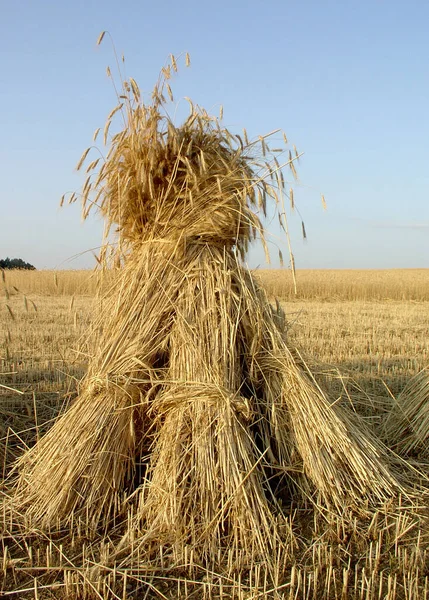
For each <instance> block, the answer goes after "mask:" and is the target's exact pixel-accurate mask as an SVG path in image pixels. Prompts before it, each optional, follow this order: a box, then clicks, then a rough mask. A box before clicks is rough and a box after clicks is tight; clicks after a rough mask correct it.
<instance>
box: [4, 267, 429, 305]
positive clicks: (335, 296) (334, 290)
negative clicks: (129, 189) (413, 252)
mask: <svg viewBox="0 0 429 600" xmlns="http://www.w3.org/2000/svg"><path fill="white" fill-rule="evenodd" d="M255 275H256V277H257V279H258V280H259V281H260V282H261V283H262V285H263V287H264V289H265V290H266V291H267V293H268V295H269V296H270V297H276V298H279V299H280V300H282V301H284V302H291V301H293V302H295V301H301V300H318V301H327V302H336V301H341V300H343V301H346V300H348V301H353V302H354V301H356V300H362V301H368V302H371V301H374V300H379V301H383V302H384V301H386V300H396V301H398V302H399V301H401V302H402V301H408V300H409V301H415V302H425V301H428V300H429V269H389V270H384V271H383V270H370V269H368V270H359V269H355V270H328V269H327V270H311V269H307V270H305V269H298V270H297V271H296V277H297V283H298V294H297V295H296V296H295V294H294V290H293V279H292V275H291V272H290V271H289V270H288V269H281V270H280V269H258V270H257V271H255ZM6 278H7V282H8V288H9V291H10V293H11V294H12V295H13V294H16V292H15V290H14V288H17V289H18V290H19V291H20V292H22V293H23V294H26V295H29V296H31V297H32V296H33V295H36V296H37V295H43V296H47V295H50V296H59V295H63V296H86V295H89V296H93V295H94V294H95V292H96V290H97V286H98V285H99V283H100V275H99V274H98V273H96V272H93V271H19V270H17V271H9V272H8V273H7V275H6ZM3 294H4V290H3V289H2V288H0V296H1V295H3Z"/></svg>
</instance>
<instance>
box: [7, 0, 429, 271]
mask: <svg viewBox="0 0 429 600" xmlns="http://www.w3.org/2000/svg"><path fill="white" fill-rule="evenodd" d="M105 29H107V30H108V31H109V32H110V33H111V34H112V36H113V39H114V42H115V46H116V49H117V52H118V53H119V55H121V54H122V53H124V54H125V58H126V68H127V75H128V76H129V75H131V76H133V77H134V78H135V79H136V80H137V81H138V83H139V85H140V88H141V89H142V90H146V91H150V89H151V88H152V86H153V84H154V83H155V81H156V78H157V75H158V72H159V70H160V68H161V66H163V64H164V63H165V62H166V60H167V58H168V55H169V54H170V53H174V54H175V55H179V54H180V53H181V52H186V51H187V52H189V53H190V55H191V61H192V66H191V68H190V69H185V68H182V69H180V72H179V75H178V76H177V77H176V78H175V80H174V81H173V91H174V92H175V98H176V100H179V99H180V98H181V97H184V96H190V97H191V98H192V99H193V100H194V101H195V102H197V103H198V104H200V105H202V106H204V107H205V108H206V109H207V110H209V111H213V112H214V113H216V114H217V113H218V111H219V106H220V105H223V107H224V123H225V125H226V126H227V127H228V128H230V129H231V130H232V131H237V132H238V133H240V132H241V129H242V128H243V127H246V128H247V130H248V132H249V134H251V135H257V134H264V133H267V132H269V131H271V130H273V129H275V128H282V129H284V130H285V131H286V133H287V135H288V138H289V140H290V141H291V142H292V143H294V144H296V146H297V148H298V150H299V151H303V152H305V154H304V156H303V157H302V159H301V162H300V165H299V176H300V183H299V185H298V186H296V187H295V201H296V203H297V205H298V207H299V210H300V213H301V214H302V216H303V218H304V221H305V224H306V229H307V234H308V240H307V241H306V242H303V241H302V240H301V238H300V231H301V224H300V220H299V218H298V217H297V216H295V217H294V216H291V217H290V226H291V229H292V237H293V246H294V252H295V257H296V263H297V266H298V267H300V268H396V267H398V268H399V267H429V198H428V195H429V168H428V164H429V119H428V110H429V108H428V107H429V33H428V32H429V3H428V2H426V1H425V0H420V1H416V0H409V1H408V2H406V3H404V2H403V1H401V2H399V1H398V0H359V1H358V0H342V1H340V0H335V1H333V0H323V1H320V0H300V1H296V0H294V1H291V0H265V1H257V0H246V1H244V0H217V1H216V2H204V0H183V1H180V2H179V1H177V0H174V1H173V0H163V2H154V1H150V2H149V1H146V0H139V1H137V0H134V1H130V0H122V1H121V2H117V0H116V1H115V2H113V1H112V0H73V1H65V0H52V1H47V0H33V1H30V0H17V1H15V2H3V3H2V8H1V19H0V61H1V63H0V64H1V83H0V132H1V134H0V136H1V137H0V178H1V187H0V258H5V257H6V256H10V257H19V258H23V259H24V260H26V261H29V262H31V263H33V264H34V265H35V266H36V267H37V268H54V267H57V268H80V267H86V266H92V265H93V264H94V261H93V258H92V256H91V253H90V252H88V251H89V250H90V249H92V248H94V247H97V246H98V245H99V244H100V240H101V233H102V224H101V222H100V221H99V220H97V219H96V218H93V219H91V220H89V221H87V222H85V223H81V219H80V211H79V207H78V206H71V207H69V206H66V207H64V208H62V209H59V208H58V205H59V199H60V197H61V195H62V194H63V193H64V192H66V191H74V190H79V188H80V186H81V184H82V177H81V176H80V174H77V173H76V172H75V170H74V167H75V165H76V163H77V161H78V159H79V157H80V155H81V153H82V151H83V150H84V149H85V148H86V147H87V146H88V145H90V144H91V140H92V134H93V131H94V130H95V129H96V128H97V127H99V126H103V125H104V122H105V118H106V116H107V114H108V113H109V112H110V109H111V108H113V107H114V106H115V95H114V92H113V89H112V85H111V82H110V80H108V78H107V76H106V71H105V69H106V66H107V65H110V66H111V67H112V70H113V67H114V57H113V52H112V48H111V45H110V42H109V41H108V40H107V39H105V40H104V41H103V44H102V45H101V46H100V47H97V46H96V40H97V37H98V34H99V33H100V32H101V31H102V30H105ZM179 112H180V110H179ZM321 193H323V194H324V195H325V197H326V201H327V204H328V211H327V212H324V211H323V210H322V206H321V202H320V194H321ZM277 233H278V232H277V231H276V229H275V228H274V234H275V235H276V234H277ZM274 240H275V238H274ZM275 243H277V242H275V241H274V242H273V245H272V248H273V252H272V257H273V264H274V266H276V262H277V250H276V247H275ZM282 250H283V252H284V254H285V249H284V248H282ZM76 255H78V256H77V258H73V257H75V256H76ZM249 262H250V265H251V266H256V265H258V264H261V266H262V264H263V257H262V253H261V252H260V251H259V250H258V249H254V250H253V251H252V252H251V254H250V257H249Z"/></svg>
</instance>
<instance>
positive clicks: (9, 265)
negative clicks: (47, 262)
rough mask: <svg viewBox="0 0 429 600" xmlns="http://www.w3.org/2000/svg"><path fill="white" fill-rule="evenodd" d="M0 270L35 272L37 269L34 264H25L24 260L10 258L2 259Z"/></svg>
mask: <svg viewBox="0 0 429 600" xmlns="http://www.w3.org/2000/svg"><path fill="white" fill-rule="evenodd" d="M0 269H26V270H28V271H35V270H36V267H34V266H33V265H32V264H30V263H28V262H25V261H24V260H22V258H9V257H8V256H7V257H6V258H5V259H0Z"/></svg>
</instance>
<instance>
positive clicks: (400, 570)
mask: <svg viewBox="0 0 429 600" xmlns="http://www.w3.org/2000/svg"><path fill="white" fill-rule="evenodd" d="M397 273H399V272H397ZM361 274H362V277H363V276H364V275H365V272H362V273H361ZM37 275H39V279H38V278H37ZM317 275H318V273H317V272H316V273H315V277H317ZM366 275H367V278H368V280H371V276H372V273H367V274H366ZM283 276H284V277H285V278H288V277H289V276H290V274H289V273H288V272H287V271H286V272H284V275H283ZM6 277H7V281H13V282H14V283H13V285H16V282H17V279H19V286H18V285H17V287H19V289H24V290H25V291H26V294H27V305H26V303H25V300H24V296H23V295H22V294H18V293H15V295H11V296H10V297H9V300H7V299H6V297H3V298H2V300H1V305H0V339H1V341H2V343H1V350H0V355H1V360H2V363H1V373H2V375H1V380H0V384H1V385H3V386H8V387H10V388H13V389H14V390H18V391H20V392H24V394H22V395H21V394H18V393H17V392H13V391H12V390H9V389H7V388H6V387H0V402H1V414H2V416H1V425H2V442H3V443H4V442H5V441H6V440H7V443H8V453H7V456H4V454H3V457H2V470H3V474H6V471H8V469H9V467H10V464H11V462H12V461H13V460H14V459H15V458H16V457H17V456H19V455H20V453H22V449H23V447H24V444H29V445H31V444H33V443H34V441H35V439H36V438H37V436H38V435H41V434H42V433H43V432H44V431H45V430H47V429H48V428H49V421H50V420H51V419H52V418H53V417H54V416H55V415H56V414H57V413H58V411H60V410H61V409H62V408H63V405H64V401H66V402H67V401H69V399H70V398H72V397H74V396H76V394H77V390H78V381H79V380H80V378H81V377H82V376H83V374H84V373H85V370H86V367H87V356H86V353H87V352H88V348H86V349H85V348H82V341H83V340H84V339H85V334H86V333H87V331H88V327H89V326H90V323H91V309H92V307H93V304H94V298H93V296H91V295H90V294H89V293H88V294H87V295H79V293H78V289H79V288H80V289H81V288H82V285H83V283H82V282H83V281H84V280H87V278H88V273H87V272H80V273H73V274H70V273H68V272H58V273H57V280H58V281H59V282H62V281H68V282H71V281H72V283H71V284H70V288H68V289H67V291H68V293H65V290H64V289H61V288H60V289H58V288H55V285H54V275H53V273H50V274H49V276H48V275H47V274H46V273H38V272H27V273H13V272H10V273H8V274H7V276H6ZM14 277H16V278H17V279H14ZM386 277H389V279H390V281H391V282H392V289H395V285H394V277H393V274H392V273H391V272H388V273H386ZM402 280H403V279H402V278H400V279H398V281H397V283H396V285H397V286H400V285H401V282H402ZM277 281H278V279H277ZM298 281H299V272H298ZM43 285H46V288H45V290H44V288H43ZM31 286H34V287H32V288H31ZM347 287H348V286H347V279H346V278H345V279H344V289H347ZM31 289H35V290H36V292H35V293H32V292H31ZM373 289H374V288H373V287H372V285H370V286H369V290H368V294H367V299H366V300H365V301H362V300H357V299H356V300H355V301H350V300H348V299H347V298H344V299H338V295H337V297H332V298H329V295H328V290H327V289H326V290H325V292H324V299H323V300H322V301H321V300H318V299H317V298H313V299H309V300H305V301H302V300H297V301H295V300H293V301H289V302H287V301H286V302H283V303H282V304H283V307H284V309H285V312H286V316H287V319H288V321H289V335H290V336H291V338H292V339H293V340H294V341H296V343H297V344H298V346H299V347H300V348H301V349H302V351H303V352H304V353H305V354H306V355H307V356H309V357H310V358H311V359H312V360H313V362H314V363H316V359H317V362H318V363H319V368H320V369H322V368H323V370H325V372H326V371H328V373H329V374H330V376H329V377H328V378H327V383H328V385H329V386H330V389H331V390H332V393H333V394H335V393H339V392H340V391H341V388H342V386H343V383H344V385H347V386H348V387H350V388H351V389H352V390H355V391H354V395H353V397H354V398H355V399H358V398H361V399H363V400H365V401H366V400H369V403H370V404H371V403H372V406H373V408H372V409H371V407H368V404H365V407H364V408H363V409H362V411H363V412H367V414H368V412H369V416H371V414H372V417H373V418H375V419H377V418H378V415H379V412H380V410H381V409H380V402H381V404H382V405H383V406H385V404H386V403H387V404H389V402H390V400H391V398H390V396H389V393H388V391H387V389H386V387H385V384H387V386H388V387H389V389H390V390H391V391H392V394H394V395H398V394H399V393H400V392H401V391H402V389H403V388H404V387H405V385H406V384H407V382H408V381H409V379H410V378H411V377H412V376H413V375H415V374H416V373H417V372H418V371H419V370H420V369H421V368H423V367H424V366H426V365H427V364H428V346H427V339H428V334H429V322H428V319H427V311H428V304H427V303H426V302H415V301H398V300H392V299H389V298H387V299H386V300H385V301H380V300H379V299H378V298H377V297H376V298H375V299H374V298H372V297H371V294H372V293H373V292H371V291H370V290H373ZM94 290H95V287H94ZM44 292H45V293H44ZM31 301H32V302H34V304H35V306H36V307H37V311H36V310H35V309H34V306H33V304H32V302H31ZM6 304H8V305H9V306H10V308H11V309H12V312H13V316H14V318H13V319H12V317H11V314H10V313H9V312H8V310H7V309H6ZM75 350H80V351H79V352H75ZM81 352H82V353H81ZM314 368H315V369H317V367H316V364H314ZM339 375H341V376H342V378H343V379H339ZM353 382H356V384H357V385H359V386H360V387H361V389H362V391H363V392H365V393H366V396H365V394H364V395H359V394H357V393H356V388H355V387H354V383H353ZM371 410H372V413H371ZM14 432H16V433H19V437H18V436H15V434H14ZM398 526H400V525H398ZM403 526H404V527H405V522H404V524H403ZM372 527H373V529H371V527H369V528H368V529H367V531H366V533H365V534H361V535H364V537H365V536H367V538H368V543H369V545H370V547H371V550H369V548H368V545H367V542H366V541H365V539H364V538H362V540H361V542H360V544H361V548H362V554H361V556H360V557H357V558H355V560H354V562H353V563H351V562H350V564H349V562H348V561H349V559H347V560H346V554H343V557H342V558H341V556H339V555H338V554H336V553H335V551H334V548H335V545H334V546H332V544H331V539H332V536H333V529H332V528H335V526H334V524H331V525H329V526H328V525H327V524H325V527H324V529H323V531H320V532H319V541H316V538H315V541H314V546H313V549H312V558H311V560H310V562H309V563H308V564H306V565H302V564H301V563H300V562H296V561H295V562H294V561H292V562H291V565H295V566H294V567H293V569H292V570H290V571H289V575H288V577H287V578H286V579H287V581H286V583H287V585H286V586H285V587H284V588H281V589H279V590H278V596H277V597H279V598H280V597H282V595H281V594H282V593H284V591H285V590H286V591H287V593H288V594H289V592H292V593H293V595H294V597H297V598H304V597H306V594H307V593H313V590H314V589H315V588H316V589H318V590H319V591H318V594H319V595H318V597H321V598H330V597H332V598H334V597H335V594H334V592H333V589H334V587H332V589H331V591H330V592H329V594H328V592H322V591H321V590H322V589H323V588H324V583H323V582H324V581H326V578H327V577H328V575H327V573H328V572H329V569H331V586H334V585H336V586H337V597H341V595H340V591H339V590H341V588H342V586H344V585H345V584H344V581H346V580H349V581H353V586H355V585H356V586H357V589H356V593H355V592H354V590H353V589H352V588H351V587H348V588H347V589H348V591H347V596H343V597H347V598H349V597H350V598H360V597H361V593H362V589H363V590H364V593H365V594H367V593H368V594H373V596H371V595H369V596H368V597H376V598H378V592H379V589H380V586H381V589H382V590H383V593H384V594H385V596H382V597H387V598H391V599H393V598H409V599H411V598H416V597H419V596H418V593H420V592H417V590H421V588H420V587H419V585H420V584H419V583H418V580H419V577H420V576H419V575H418V574H417V571H416V565H417V564H420V565H421V567H422V568H424V565H425V564H426V563H427V558H426V555H425V549H424V547H423V544H422V545H421V546H420V547H417V546H416V547H414V550H413V551H412V553H411V554H410V553H409V550H407V548H403V547H401V546H400V545H398V546H397V547H396V548H395V547H394V549H393V553H392V554H391V555H390V559H389V560H390V563H389V564H387V563H385V562H383V561H384V560H385V559H383V558H382V556H383V553H385V552H386V549H387V546H386V544H387V545H388V543H389V542H388V541H386V540H385V539H384V537H383V534H382V528H381V527H380V524H379V523H378V522H377V523H376V524H374V525H373V526H372ZM380 534H382V537H381V538H380V537H379V536H380ZM336 535H337V534H335V536H336ZM423 535H424V532H423V531H422V536H423ZM335 536H334V538H335ZM60 543H61V540H60V539H59V540H57V539H56V538H55V537H53V538H52V540H51V541H50V542H49V543H48V545H47V546H43V544H42V545H41V542H40V540H35V541H34V545H33V549H32V550H31V553H32V558H30V557H29V556H28V553H27V551H26V553H21V555H18V554H16V549H15V554H14V555H13V556H9V555H7V556H6V562H5V563H4V564H5V565H6V566H7V568H6V569H5V570H4V571H3V576H4V577H5V579H4V582H3V586H4V587H3V589H11V588H13V589H19V588H22V589H31V590H32V591H29V592H28V593H23V594H22V597H23V598H26V597H28V598H32V597H35V595H34V594H35V592H34V585H35V584H34V581H35V579H34V575H35V574H37V577H38V579H37V578H36V581H37V580H38V581H39V591H38V592H37V593H38V594H39V597H40V598H44V597H46V598H53V597H56V598H61V597H64V598H67V597H71V598H73V597H74V596H73V593H74V592H73V590H74V589H75V587H76V586H77V585H79V581H77V580H76V579H74V576H73V575H72V571H68V570H67V569H66V568H65V567H64V563H67V564H66V565H65V566H67V565H68V566H70V565H69V563H68V562H67V561H68V560H71V561H73V560H75V561H80V563H79V564H82V561H81V558H82V557H80V558H79V552H82V550H79V551H77V550H72V549H71V548H68V549H65V548H64V547H63V550H62V552H63V554H64V555H63V556H62V557H61V554H60V552H59V544H60ZM371 544H372V545H371ZM77 547H79V544H77ZM29 551H30V550H29ZM41 551H43V557H44V558H43V557H41V555H40V552H41ZM11 552H14V550H13V548H12V549H11ZM38 552H39V557H38V561H39V562H38V563H37V562H36V560H35V556H37V553H38ZM342 552H343V553H346V552H347V544H345V546H344V547H343V550H342ZM88 560H90V558H88ZM377 560H378V562H377ZM47 562H48V563H49V564H50V565H52V568H51V570H50V574H49V576H46V575H45V572H47V573H49V568H47ZM36 564H39V565H41V567H42V568H41V569H40V570H39V571H34V570H33V571H32V570H31V569H34V568H35V566H36ZM61 564H63V567H62V568H61V567H60V565H61ZM20 569H21V570H20ZM195 569H196V572H195V577H196V580H197V579H199V576H198V570H197V568H196V567H195ZM87 570H88V572H89V570H90V569H89V567H88V566H87ZM76 572H77V573H79V572H80V573H81V574H80V575H77V576H78V577H80V578H83V577H84V573H82V571H79V570H77V571H76ZM13 573H14V575H12V574H13ZM255 576H256V578H258V577H259V581H258V580H256V581H254V583H253V584H252V586H253V587H254V591H253V592H251V591H249V587H248V585H244V584H242V586H241V591H239V589H240V586H239V583H238V580H237V581H235V582H234V585H235V586H236V591H235V592H234V593H235V597H236V598H240V597H242V598H244V597H250V598H253V597H255V598H258V597H259V598H262V597H264V596H263V595H259V596H258V595H257V594H261V593H262V592H263V590H264V586H265V588H266V590H269V587H268V582H267V581H266V582H264V581H263V578H264V574H263V573H262V572H261V571H259V573H258V572H257V573H256V575H255ZM11 577H15V580H14V581H15V582H16V583H12V584H11V583H10V582H11ZM116 577H117V578H118V580H119V579H122V581H123V574H122V575H120V574H117V575H116ZM133 578H134V579H133ZM356 578H357V579H356ZM138 580H139V581H141V582H142V583H141V584H140V586H141V589H142V590H145V591H146V590H151V585H153V586H154V587H156V589H158V590H159V592H161V593H163V594H164V595H165V593H166V592H168V591H169V590H170V587H171V583H165V585H164V584H163V583H162V580H157V579H155V578H153V577H152V575H149V576H148V575H147V574H145V573H144V572H141V573H140V574H138V573H137V572H135V573H133V574H132V577H131V583H130V581H129V580H127V582H126V583H125V589H126V588H127V586H128V587H129V590H130V591H131V589H132V586H133V582H135V581H138ZM423 580H424V578H423ZM423 580H422V581H423ZM355 581H356V583H355ZM112 582H113V575H112V576H111V583H112ZM144 582H146V583H144ZM340 584H341V585H340ZM94 585H95V587H96V585H97V584H96V583H95V584H94V583H91V584H90V583H87V585H86V589H87V592H86V593H87V594H88V597H90V594H91V591H90V590H92V586H94ZM103 585H104V586H106V585H108V582H107V583H104V584H102V583H100V586H101V587H100V592H99V593H100V595H101V597H103V594H107V588H106V587H104V588H103ZM175 585H176V588H175V589H176V590H179V591H178V592H177V594H180V595H178V596H177V597H183V598H185V597H186V595H187V594H188V595H190V594H191V593H192V592H194V593H195V591H196V590H197V589H198V588H201V586H203V583H202V581H201V579H200V583H199V584H194V586H193V585H192V584H190V583H189V582H187V583H185V579H183V581H182V582H181V581H180V578H178V580H177V581H176V582H175ZM228 585H231V586H232V585H233V584H232V583H228V582H222V580H220V583H218V588H217V589H219V587H222V590H223V593H224V594H225V595H226V594H229V595H230V596H233V593H230V592H231V589H230V588H229V587H228ZM280 585H281V584H280ZM169 586H170V587H169ZM103 589H104V592H103V591H102V590H103ZM387 589H390V592H387V591H386V590H387ZM395 589H396V592H395V591H394V590H395ZM308 590H310V591H308ZM368 590H369V591H368ZM371 590H372V591H371ZM170 591H171V590H170ZM92 593H93V594H94V597H100V596H97V594H96V592H94V591H92ZM144 593H145V592H144ZM144 593H143V596H144ZM208 593H209V592H208V591H207V592H206V594H208ZM389 593H390V596H389ZM264 594H265V592H264ZM152 595H153V597H162V596H160V595H159V593H158V595H156V594H155V592H153V590H152V592H149V593H148V596H147V597H151V596H152ZM167 595H168V594H167ZM11 597H16V595H15V596H11ZM18 597H19V596H18ZM113 597H114V596H113ZM119 597H121V594H119ZM124 597H127V595H125V596H124ZM132 597H134V596H132V595H129V598H132ZM173 597H174V596H173ZM266 597H275V596H274V594H273V593H272V592H268V591H267V593H266ZM286 597H288V595H286ZM309 597H311V596H309ZM421 597H424V591H423V595H422V596H421Z"/></svg>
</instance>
